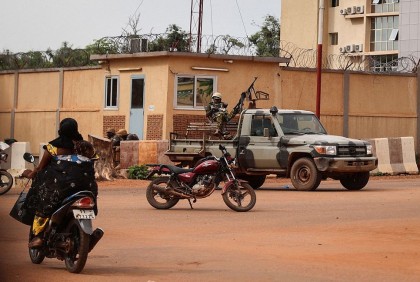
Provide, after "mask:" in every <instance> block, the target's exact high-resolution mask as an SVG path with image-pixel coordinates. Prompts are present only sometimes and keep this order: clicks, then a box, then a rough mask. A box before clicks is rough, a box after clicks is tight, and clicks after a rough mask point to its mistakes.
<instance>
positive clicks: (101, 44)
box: [85, 37, 118, 55]
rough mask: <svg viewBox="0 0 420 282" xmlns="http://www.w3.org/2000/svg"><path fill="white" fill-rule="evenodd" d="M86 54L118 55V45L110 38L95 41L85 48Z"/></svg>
mask: <svg viewBox="0 0 420 282" xmlns="http://www.w3.org/2000/svg"><path fill="white" fill-rule="evenodd" d="M85 50H86V52H88V53H89V54H90V55H92V54H99V55H104V54H117V53H118V44H117V43H116V42H115V41H114V40H112V39H111V38H107V37H105V38H101V39H98V40H95V41H94V42H93V43H92V44H90V45H87V46H86V47H85Z"/></svg>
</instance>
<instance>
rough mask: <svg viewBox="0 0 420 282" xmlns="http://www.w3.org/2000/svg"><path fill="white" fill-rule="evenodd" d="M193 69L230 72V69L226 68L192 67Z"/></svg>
mask: <svg viewBox="0 0 420 282" xmlns="http://www.w3.org/2000/svg"><path fill="white" fill-rule="evenodd" d="M191 68H192V69H193V70H208V71H225V72H228V71H229V69H224V68H209V67H191Z"/></svg>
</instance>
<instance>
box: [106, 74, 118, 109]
mask: <svg viewBox="0 0 420 282" xmlns="http://www.w3.org/2000/svg"><path fill="white" fill-rule="evenodd" d="M109 80H111V89H109V87H108V81H109ZM113 81H115V82H116V83H115V84H114V83H113ZM114 87H117V89H116V90H115V91H114ZM114 93H115V95H116V96H117V97H115V104H114V103H112V100H113V96H112V95H113V94H114ZM119 97H120V78H119V76H116V75H114V76H106V77H105V99H104V107H105V109H110V110H116V109H118V104H119Z"/></svg>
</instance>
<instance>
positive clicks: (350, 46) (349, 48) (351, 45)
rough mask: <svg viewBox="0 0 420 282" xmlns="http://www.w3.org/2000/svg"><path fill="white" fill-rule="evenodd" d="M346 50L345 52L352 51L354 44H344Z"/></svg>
mask: <svg viewBox="0 0 420 282" xmlns="http://www.w3.org/2000/svg"><path fill="white" fill-rule="evenodd" d="M346 52H347V53H351V52H354V44H350V45H346Z"/></svg>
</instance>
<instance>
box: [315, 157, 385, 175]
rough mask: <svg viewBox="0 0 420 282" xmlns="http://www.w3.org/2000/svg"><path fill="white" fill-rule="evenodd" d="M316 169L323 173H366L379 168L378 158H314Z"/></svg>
mask: <svg viewBox="0 0 420 282" xmlns="http://www.w3.org/2000/svg"><path fill="white" fill-rule="evenodd" d="M314 161H315V164H316V167H317V168H318V170H319V171H322V172H366V171H372V170H374V169H375V168H376V167H377V166H378V158H376V157H359V158H327V157H319V158H314Z"/></svg>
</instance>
